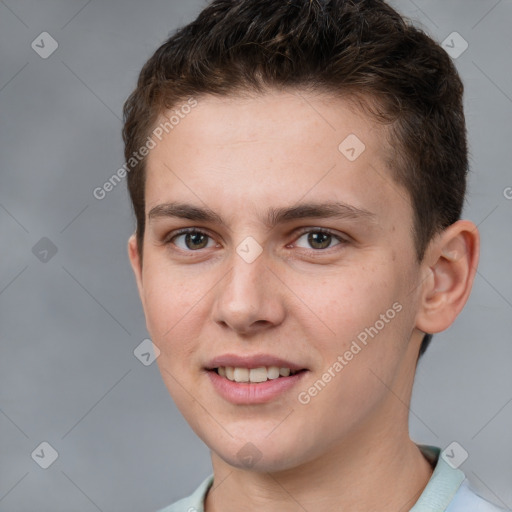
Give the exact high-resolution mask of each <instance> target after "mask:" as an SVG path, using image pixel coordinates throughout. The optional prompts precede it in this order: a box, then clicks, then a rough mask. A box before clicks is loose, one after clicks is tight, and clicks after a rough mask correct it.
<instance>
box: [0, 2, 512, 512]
mask: <svg viewBox="0 0 512 512" xmlns="http://www.w3.org/2000/svg"><path fill="white" fill-rule="evenodd" d="M203 5H204V2H203V1H201V2H200V1H191V0H179V1H171V0H146V1H144V2H142V1H136V0H129V1H128V0H123V1H122V0H105V1H100V0H92V1H87V0H2V1H0V120H1V122H0V159H1V187H0V236H1V240H2V247H3V250H2V251H1V268H0V334H1V345H0V350H1V352H0V510H1V511H9V512H22V511H24V512H31V511H35V510H37V511H38V512H44V511H51V512H60V511H63V512H64V511H66V512H70V511H80V512H94V511H97V510H100V511H104V512H107V511H151V510H155V509H157V508H159V507H161V506H164V505H166V504H169V503H171V502H172V501H174V500H176V499H178V498H179V497H183V496H185V495H187V494H189V493H190V492H191V491H192V490H193V489H195V487H196V486H197V485H198V484H199V482H200V481H201V480H202V479H203V478H204V477H205V476H206V475H208V474H209V473H210V469H211V468H210V460H209V452H208V449H207V448H206V446H205V445H203V443H202V442H201V441H199V440H198V439H197V438H196V437H195V435H194V434H193V433H192V431H191V430H190V429H189V428H188V426H187V424H186V423H185V421H184V420H183V419H182V418H181V416H180V414H179V412H178V411H177V409H176V408H175V406H174V404H173V402H172V400H171V398H170V397H169V395H168V393H167V390H166V389H165V387H164V385H163V383H162V381H161V379H160V375H159V373H158V369H157V367H156V364H152V365H150V366H144V365H143V364H141V362H140V361H139V360H138V359H137V358H136V357H135V356H134V349H135V348H136V347H137V346H138V345H139V344H140V343H141V341H142V340H143V339H145V338H146V337H147V336H148V335H147V332H146V330H145V322H144V317H143V314H142V311H141V307H140V304H139V299H138V296H137V290H136V286H135V282H134V279H133V276H132V273H131V269H130V267H129V264H128V259H127V256H126V240H127V238H128V236H129V235H130V234H131V232H132V230H133V226H134V222H133V216H132V214H131V212H130V207H129V202H128V197H127V193H126V190H125V184H124V183H122V184H121V185H119V186H117V187H116V188H115V189H114V190H113V191H112V192H110V193H109V194H108V195H107V197H106V198H105V199H103V200H101V201H100V200H97V199H95V198H94V197H93V195H92V191H93V189H94V188H95V187H98V186H101V185H102V184H103V183H104V181H105V180H106V179H108V178H109V177H110V176H111V175H112V174H113V173H114V172H115V171H116V170H117V169H118V168H119V167H120V166H121V165H122V164H123V157H122V142H121V136H120V132H121V120H120V118H121V108H122V104H123V101H124V100H125V98H126V97H127V95H128V94H129V93H130V91H131V90H132V88H133V87H134V85H135V80H136V76H137V74H138V72H139V70H140V67H141V66H142V64H143V63H144V62H145V60H146V59H147V58H148V57H149V56H150V55H151V53H152V52H153V51H154V50H155V49H156V48H157V46H158V45H159V44H160V43H161V42H163V40H164V39H165V38H166V37H167V36H168V34H169V32H170V31H171V30H173V29H174V28H176V27H177V26H179V25H182V24H184V23H186V22H188V21H190V20H192V18H193V17H195V15H196V14H197V13H198V12H199V10H200V9H201V8H202V6H203ZM393 5H394V6H395V7H397V8H398V9H399V10H401V11H402V12H403V13H404V14H406V15H408V16H410V17H411V18H412V19H413V20H415V21H416V22H417V24H419V25H420V26H422V27H423V28H424V29H425V30H426V31H428V32H429V33H430V34H431V35H432V36H433V37H434V38H435V39H436V40H438V41H439V42H441V41H443V40H445V38H446V37H447V36H448V35H449V34H451V33H452V32H453V31H457V32H458V33H460V34H461V35H462V36H463V37H464V39H465V40H466V41H467V42H468V43H469V48H468V49H467V50H466V51H465V52H464V53H463V54H462V55H461V56H459V57H458V58H457V59H455V61H456V64H457V67H458V69H459V70H460V72H461V74H462V77H463V80H464V82H465V85H466V96H465V103H466V115H467V121H468V130H469V139H470V148H471V166H472V175H471V179H470V190H469V195H468V202H467V207H466V210H465V216H466V217H468V218H470V219H472V220H474V221H475V222H476V223H477V224H478V225H479V228H480V230H481V234H482V252H481V263H480V267H479V271H478V274H477V277H476V281H475V284H474V291H473V294H472V296H471V298H470V300H469V303H468V305H467V306H466V308H465V310H464V312H463V313H462V314H461V316H460V318H459V319H458V321H457V322H456V323H455V325H454V326H453V327H451V328H450V329H448V330H447V331H446V332H445V333H443V334H440V335H437V336H436V337H435V338H434V342H433V345H432V346H431V347H430V349H429V350H428V352H427V354H426V355H425V357H424V359H423V361H422V362H421V363H420V366H419V369H418V375H417V381H416V384H415V389H414V397H413V402H412V406H411V421H410V425H411V433H412V437H413V439H414V440H416V441H417V442H421V443H425V444H434V445H437V446H441V447H443V448H444V447H446V446H447V445H448V444H450V443H451V442H452V441H457V442H458V443H460V445H461V446H463V447H464V449H465V450H467V452H468V454H469V457H468V459H467V460H466V461H465V462H464V464H463V465H462V466H461V469H463V470H464V471H465V472H466V474H467V476H468V477H469V478H470V479H471V480H472V482H473V484H474V485H475V486H476V487H477V489H478V490H479V491H480V492H481V493H482V494H483V495H485V496H486V497H488V498H489V499H491V500H493V501H494V502H496V503H497V504H500V505H501V506H505V505H506V506H508V507H512V486H511V485H510V484H511V482H512V439H511V431H512V429H511V425H512V421H511V420H512V403H511V402H512V372H511V371H510V366H511V362H512V345H511V343H510V339H511V335H510V333H511V328H512V323H511V318H512V310H511V308H512V291H511V290H512V286H511V272H510V254H511V252H512V236H511V226H512V200H510V199H507V197H506V196H508V197H511V196H512V193H507V191H509V192H510V191H511V189H507V187H512V176H511V173H510V164H509V162H510V144H511V143H510V140H511V120H512V71H511V66H510V62H511V60H510V53H509V52H510V48H511V47H512V32H511V31H510V26H511V22H512V2H511V1H510V0H501V1H497V0H472V1H468V0H449V1H447V0H415V1H412V0H400V1H398V0H396V1H394V2H393ZM43 31H47V32H49V33H50V34H51V36H52V37H53V38H55V40H56V41H57V42H58V45H59V46H58V48H57V50H56V51H55V52H54V53H53V54H52V55H51V56H50V57H48V58H47V59H43V58H41V57H40V56H39V55H38V53H36V51H34V49H32V48H31V43H32V41H34V40H36V38H37V36H38V35H39V34H40V33H42V32H43ZM37 41H40V39H37V40H36V42H37ZM46 48H48V46H46ZM43 237H47V238H48V239H50V240H51V242H52V243H53V244H54V246H55V247H56V249H57V253H56V254H54V255H52V252H51V249H52V246H51V245H50V244H49V243H48V241H43V242H40V245H38V246H36V249H34V252H35V253H36V254H34V252H33V247H34V246H35V245H36V244H37V243H38V242H39V241H40V239H41V238H43ZM45 249H46V250H49V252H48V253H47V254H44V250H45ZM45 258H46V261H44V260H45ZM41 259H42V260H43V261H41ZM43 441H46V442H48V443H50V445H51V446H53V447H54V449H55V450H57V452H58V458H57V460H56V461H55V462H54V463H53V464H52V465H51V466H50V467H49V468H48V469H42V468H41V467H39V465H38V464H36V462H35V461H34V460H33V458H31V454H32V452H33V451H34V450H35V449H36V447H38V446H39V444H40V443H41V442H43ZM47 456H48V451H46V454H45V457H47Z"/></svg>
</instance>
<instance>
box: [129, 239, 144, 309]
mask: <svg viewBox="0 0 512 512" xmlns="http://www.w3.org/2000/svg"><path fill="white" fill-rule="evenodd" d="M128 258H129V259H130V264H131V266H132V270H133V273H134V274H135V281H136V282H137V288H138V289H139V296H140V300H141V302H142V307H143V308H144V294H143V286H142V261H141V259H140V255H139V250H138V244H137V237H136V235H135V233H134V234H133V235H132V236H131V237H130V238H129V239H128Z"/></svg>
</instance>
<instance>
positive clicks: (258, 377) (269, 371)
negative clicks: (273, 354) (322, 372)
mask: <svg viewBox="0 0 512 512" xmlns="http://www.w3.org/2000/svg"><path fill="white" fill-rule="evenodd" d="M209 371H212V372H215V373H216V374H217V375H219V376H220V377H224V378H225V379H227V380H230V381H231V382H237V383H246V384H260V383H263V382H267V381H269V380H277V379H282V378H286V377H291V376H293V375H296V374H298V373H302V372H305V371H307V370H306V369H305V368H304V369H301V370H297V369H292V368H286V367H279V366H260V367H258V368H246V367H240V366H219V367H217V368H211V369H209Z"/></svg>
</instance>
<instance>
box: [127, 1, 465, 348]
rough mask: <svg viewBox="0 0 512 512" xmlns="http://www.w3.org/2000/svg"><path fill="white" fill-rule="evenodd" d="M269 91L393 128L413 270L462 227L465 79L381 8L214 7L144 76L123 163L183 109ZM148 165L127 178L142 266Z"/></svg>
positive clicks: (134, 99) (177, 36)
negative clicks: (439, 238) (347, 105)
mask: <svg viewBox="0 0 512 512" xmlns="http://www.w3.org/2000/svg"><path fill="white" fill-rule="evenodd" d="M268 88H274V89H276V88H277V89H286V88H288V89H291V88H300V89H304V90H311V91H320V92H326V93H332V94H333V95H335V96H336V95H337V96H345V97H348V98H352V99H354V98H355V99H358V100H359V104H360V105H361V106H362V107H363V108H364V109H365V110H366V111H367V112H369V113H370V114H371V115H373V117H374V118H375V119H376V120H377V121H379V122H382V123H384V124H386V125H388V127H389V131H388V134H389V136H388V146H389V148H390V150H391V151H392V155H391V157H390V162H389V165H390V167H391V169H392V173H393V177H394V179H395V180H396V182H397V183H399V184H401V185H402V186H404V187H405V189H406V190H407V191H408V193H409V198H408V199H410V201H411V204H412V208H413V211H414V232H413V233H412V236H413V238H414V243H415V249H416V254H417V258H418V261H421V260H422V259H423V256H424V253H425V249H426V247H427V245H428V243H429V241H430V240H431V239H432V237H433V236H434V235H435V234H436V233H438V232H440V231H442V230H443V229H445V228H446V227H448V226H449V225H450V224H453V223H454V222H456V221H457V220H458V219H459V218H460V215H461V212H462V207H463V203H464V196H465V191H466V175H467V171H468V156H467V142H466V126H465V119H464V110H463V101H462V97H463V84H462V81H461V80H460V77H459V75H458V73H457V70H456V68H455V66H454V64H453V63H452V61H451V59H450V57H449V56H448V54H447V53H446V52H445V51H444V50H443V49H442V47H441V46H439V45H438V44H437V43H436V42H435V41H433V40H432V39H431V38H430V37H429V36H428V35H426V34H425V33H424V32H423V31H422V30H420V29H419V28H416V27H414V26H413V24H412V23H410V22H409V21H407V20H406V19H404V18H403V17H402V16H401V15H400V14H399V13H397V12H396V11H395V10H394V9H393V8H391V7H390V6H389V5H388V4H386V3H385V2H384V1H382V0H293V1H276V0H215V1H213V2H211V3H210V4H209V5H208V6H207V7H206V8H205V9H204V10H203V11H202V12H201V13H200V14H199V16H198V17H197V19H196V20H195V21H193V22H191V23H189V24H188V25H186V26H184V27H182V28H180V29H179V30H177V31H176V32H175V33H174V34H173V35H172V36H171V37H170V38H169V39H168V40H167V41H166V42H165V43H164V44H163V45H162V46H160V48H158V49H157V50H156V52H155V53H154V54H153V56H152V57H151V58H150V59H149V60H148V61H147V62H146V64H145V65H144V67H143V68H142V70H141V72H140V76H139V79H138V83H137V87H136V89H135V90H134V91H133V93H132V94H131V95H130V97H129V98H128V99H127V101H126V102H125V104H124V128H123V139H124V143H125V157H126V160H127V161H128V159H129V158H130V157H131V156H132V154H133V153H134V152H136V151H137V150H138V149H139V148H140V147H142V146H143V145H144V143H145V141H146V139H147V137H148V136H149V135H150V134H151V133H152V130H153V129H154V127H155V123H156V122H157V119H158V117H159V116H160V115H161V114H162V113H163V112H164V111H166V110H168V109H170V108H173V107H175V106H176V105H177V104H178V103H179V102H184V101H186V100H187V98H190V97H191V96H193V97H199V96H201V95H205V94H214V95H221V96H222V95H223V96H227V95H232V94H237V93H240V92H244V91H245V92H251V91H252V92H256V93H259V92H264V91H265V90H266V89H268ZM340 142H341V141H340ZM145 160H146V159H142V160H140V162H137V164H136V165H135V166H134V167H133V169H132V170H131V172H129V173H128V188H129V192H130V197H131V200H132V203H133V208H134V212H135V216H136V221H137V231H136V236H137V241H138V247H139V252H140V255H141V257H142V244H143V238H144V228H145V196H144V193H145V190H144V184H145ZM430 339H431V336H430V335H426V336H425V338H424V341H423V344H422V347H421V351H420V355H421V354H422V353H423V352H424V351H425V349H426V346H427V345H428V343H429V341H430Z"/></svg>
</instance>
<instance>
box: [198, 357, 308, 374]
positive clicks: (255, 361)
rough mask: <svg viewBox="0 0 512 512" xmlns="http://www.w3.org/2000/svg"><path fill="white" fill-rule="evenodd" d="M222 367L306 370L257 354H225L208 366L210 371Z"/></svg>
mask: <svg viewBox="0 0 512 512" xmlns="http://www.w3.org/2000/svg"><path fill="white" fill-rule="evenodd" d="M220 366H223V367H226V366H231V367H234V368H235V367H236V368H249V369H250V368H261V367H262V366H266V367H269V366H277V367H278V368H290V370H297V371H298V370H305V369H306V368H304V366H301V365H300V364H296V363H293V362H291V361H287V360H286V359H282V358H281V357H275V356H273V355H270V354H255V355H244V356H242V355H237V354H223V355H220V356H217V357H214V358H213V359H211V360H210V361H209V362H208V363H207V364H206V368H207V369H208V370H213V369H214V368H219V367H220Z"/></svg>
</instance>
